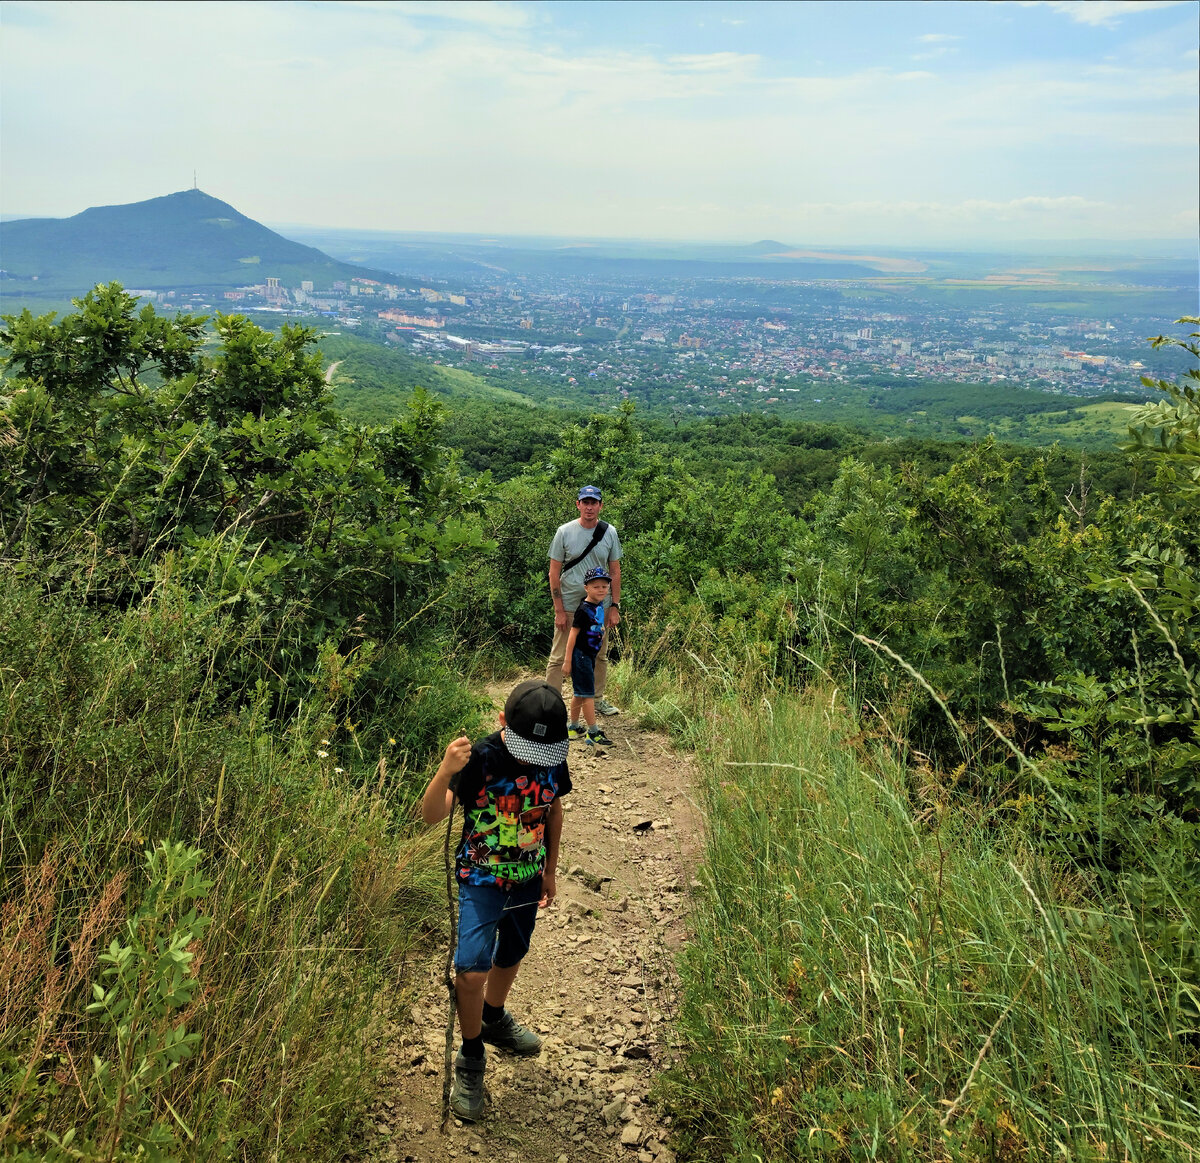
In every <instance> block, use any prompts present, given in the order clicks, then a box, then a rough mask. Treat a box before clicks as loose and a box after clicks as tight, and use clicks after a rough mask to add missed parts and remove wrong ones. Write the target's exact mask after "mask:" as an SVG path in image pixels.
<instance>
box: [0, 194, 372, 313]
mask: <svg viewBox="0 0 1200 1163" xmlns="http://www.w3.org/2000/svg"><path fill="white" fill-rule="evenodd" d="M0 265H3V268H4V271H5V283H6V284H7V286H6V287H5V289H6V290H8V291H10V292H12V291H14V290H15V289H16V288H15V287H14V283H16V284H19V285H20V288H21V290H22V291H23V292H25V291H29V290H36V292H37V293H38V294H39V295H41V294H54V293H57V294H63V293H68V294H78V293H81V292H83V291H86V290H87V289H88V288H90V287H92V286H94V285H95V284H96V283H98V282H108V281H109V280H111V279H117V280H119V281H120V282H122V283H124V284H125V286H127V287H134V288H139V289H140V288H146V289H151V290H164V289H172V288H179V287H237V286H244V285H246V284H248V283H261V282H263V281H264V280H266V279H267V278H269V277H274V278H278V279H279V280H280V281H281V282H282V283H283V285H284V286H298V285H299V284H300V282H301V281H302V280H304V279H311V280H312V282H313V284H314V286H315V287H316V289H318V290H321V289H323V288H328V287H330V286H331V285H332V284H333V282H334V281H335V280H346V279H352V278H367V279H377V280H379V281H381V282H394V281H395V276H394V275H391V274H389V273H388V272H386V271H379V270H372V269H369V268H367V267H362V266H358V265H356V264H353V263H347V262H341V261H339V260H337V259H333V258H330V257H329V255H327V254H325V253H324V252H322V251H320V250H317V249H316V248H315V247H311V246H304V245H302V244H301V243H298V242H292V241H291V240H290V239H287V238H284V237H283V235H281V234H276V233H275V231H273V230H270V229H268V228H267V227H266V226H263V225H262V223H260V222H255V221H254V219H253V218H247V217H246V215H244V214H241V213H239V212H238V211H237V210H235V209H234V208H233V207H232V206H230V205H229V203H228V202H222V201H221V200H220V199H219V198H214V197H212V196H211V195H210V194H206V193H204V192H203V191H202V190H180V191H179V192H178V193H177V194H167V195H166V196H165V197H162V198H151V199H149V200H148V201H145V202H130V203H128V204H126V205H123V206H93V207H92V208H91V209H90V210H84V211H83V212H82V213H80V214H76V215H74V216H73V217H71V218H22V219H18V220H16V221H13V222H3V223H0ZM35 276H36V282H34V281H32V280H33V278H34V277H35Z"/></svg>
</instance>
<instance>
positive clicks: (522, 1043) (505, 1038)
mask: <svg viewBox="0 0 1200 1163" xmlns="http://www.w3.org/2000/svg"><path fill="white" fill-rule="evenodd" d="M483 1040H484V1041H485V1042H490V1043H491V1044H492V1045H493V1046H498V1047H499V1048H500V1049H501V1050H511V1051H512V1052H513V1053H514V1054H521V1055H529V1054H536V1053H538V1051H540V1050H541V1048H542V1040H541V1038H539V1037H538V1036H537V1034H535V1033H534V1032H533V1031H532V1030H531V1029H529V1027H528V1026H523V1025H521V1023H520V1022H518V1021H517V1019H516V1018H514V1017H513V1016H512V1014H510V1013H509V1012H508V1010H505V1011H504V1013H503V1014H501V1015H500V1017H498V1018H497V1019H496V1020H495V1021H494V1022H484V1023H483Z"/></svg>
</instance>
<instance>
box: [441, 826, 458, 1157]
mask: <svg viewBox="0 0 1200 1163" xmlns="http://www.w3.org/2000/svg"><path fill="white" fill-rule="evenodd" d="M453 827H454V804H453V803H452V804H451V805H450V815H449V816H447V818H446V840H445V843H444V844H443V846H442V851H443V856H444V858H445V863H446V911H447V912H448V913H449V915H450V945H449V948H448V950H447V952H446V970H445V978H446V993H447V995H448V997H449V1001H448V1004H447V1006H446V1059H445V1064H444V1069H443V1071H442V1132H443V1133H445V1131H446V1128H447V1127H448V1126H449V1124H450V1079H451V1077H452V1071H453V1070H454V1060H453V1058H452V1053H453V1051H454V1014H455V1010H456V1007H457V1004H458V996H457V995H456V994H455V992H454V951H455V949H456V948H457V946H458V917H457V915H456V914H455V909H454V876H453V870H452V868H451V864H450V833H451V830H452V829H453Z"/></svg>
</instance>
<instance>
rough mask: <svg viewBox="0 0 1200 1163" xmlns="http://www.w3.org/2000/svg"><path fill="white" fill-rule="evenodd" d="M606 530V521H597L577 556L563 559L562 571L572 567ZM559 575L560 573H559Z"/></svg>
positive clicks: (599, 540) (595, 544) (600, 539)
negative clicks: (587, 540) (589, 539)
mask: <svg viewBox="0 0 1200 1163" xmlns="http://www.w3.org/2000/svg"><path fill="white" fill-rule="evenodd" d="M607 532H608V522H607V521H597V522H596V528H595V529H593V530H592V539H591V541H589V542H588V543H587V545H586V546H585V547H584V550H583V552H582V553H581V554H580V555H579V556H578V557H572V558H571V560H570V561H564V562H563V564H562V573H566V572H567V570H569V569H574V568H575V567H576V566H577V565H578V564H579V563H580V562H581V561H582V560H583V559H584V558H585V557H587V555H588V554H589V553H591V552H592V550H593V549H595V548H596V546H597V545H599V544H600V542H601V541H603V540H604V535H605V533H607ZM560 576H561V574H560Z"/></svg>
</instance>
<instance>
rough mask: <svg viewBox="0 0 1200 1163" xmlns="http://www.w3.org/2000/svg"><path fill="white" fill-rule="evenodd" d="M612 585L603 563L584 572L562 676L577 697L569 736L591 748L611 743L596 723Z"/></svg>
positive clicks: (572, 710)
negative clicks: (606, 603)
mask: <svg viewBox="0 0 1200 1163" xmlns="http://www.w3.org/2000/svg"><path fill="white" fill-rule="evenodd" d="M611 585H612V578H611V577H609V574H608V570H606V569H605V568H604V566H602V565H597V566H595V567H594V568H592V569H589V570H588V571H587V573H585V574H584V575H583V591H584V598H583V601H582V602H580V603H579V609H577V610H576V611H575V620H574V621H573V622H572V623H571V632H570V634H569V635H568V636H567V654H566V658H565V659H564V661H563V675H564V676H567V675H569V676H570V679H571V691H572V694H573V696H574V697H573V698H572V699H571V723H570V726H569V727H568V728H567V735H568V737H569V738H570V739H577V740H583V739H586V741H587V743H588V744H589V745H590V746H592V747H595V746H596V745H600V746H602V747H607V746H609V745H610V744H611V743H612V740H611V739H610V738H609V737H608V736H607V735H606V734H605V733H604V732H603V731H602V730H601V729H600V728H599V727H597V726H596V655H597V654H599V653H600V647H601V646H602V645H603V643H604V635H605V634H606V633H607V632H608V631H607V630H606V629H605V627H604V599H605V598H607V597H608V590H609V586H611ZM581 716H582V722H581V721H580V717H581ZM585 724H586V727H585Z"/></svg>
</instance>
